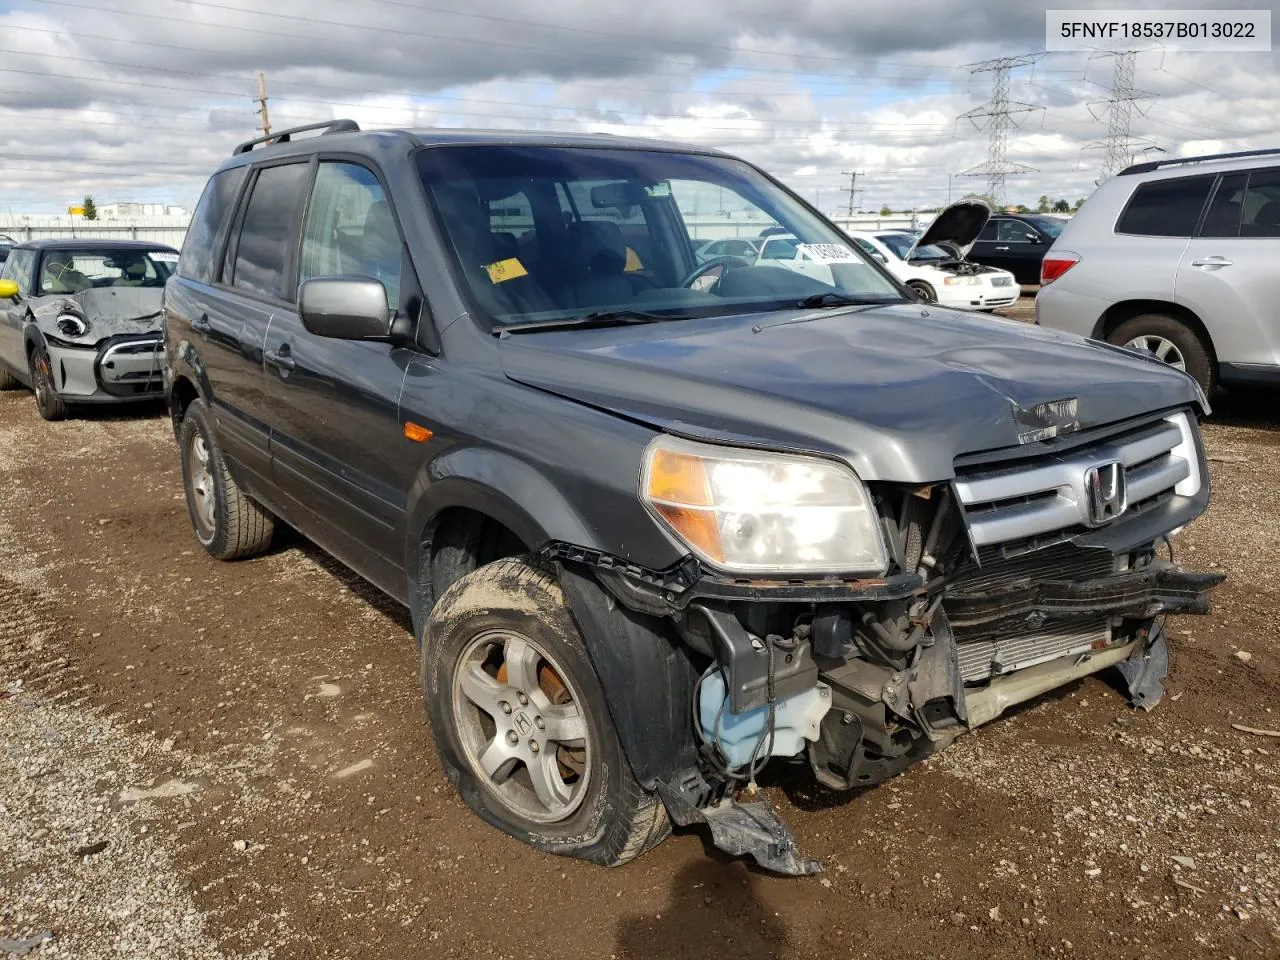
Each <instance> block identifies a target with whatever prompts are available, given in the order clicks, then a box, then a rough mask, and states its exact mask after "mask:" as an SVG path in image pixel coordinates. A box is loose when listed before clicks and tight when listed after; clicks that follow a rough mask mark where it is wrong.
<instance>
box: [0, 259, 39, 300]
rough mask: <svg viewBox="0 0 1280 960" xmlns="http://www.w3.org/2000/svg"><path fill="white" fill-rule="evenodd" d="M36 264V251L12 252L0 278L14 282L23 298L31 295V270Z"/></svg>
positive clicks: (0, 273)
mask: <svg viewBox="0 0 1280 960" xmlns="http://www.w3.org/2000/svg"><path fill="white" fill-rule="evenodd" d="M35 263H36V252H35V251H34V250H11V251H10V252H9V259H8V260H6V261H5V262H4V270H3V272H0V277H4V279H6V280H12V281H13V282H14V283H16V284H17V285H18V289H19V290H20V291H22V295H23V296H27V295H28V294H30V293H31V269H32V267H34V266H35Z"/></svg>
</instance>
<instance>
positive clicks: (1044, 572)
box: [947, 543, 1116, 596]
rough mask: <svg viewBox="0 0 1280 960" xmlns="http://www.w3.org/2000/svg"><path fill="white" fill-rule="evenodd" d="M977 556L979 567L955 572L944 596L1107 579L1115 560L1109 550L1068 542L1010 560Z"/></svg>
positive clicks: (993, 555)
mask: <svg viewBox="0 0 1280 960" xmlns="http://www.w3.org/2000/svg"><path fill="white" fill-rule="evenodd" d="M978 556H979V559H980V560H981V561H982V565H981V566H977V565H973V564H970V565H969V566H967V567H965V568H963V569H961V570H960V571H958V572H957V573H956V576H955V579H954V580H952V582H951V585H950V587H949V588H948V590H947V593H948V594H955V595H959V596H964V595H966V594H975V593H985V592H987V591H988V590H992V589H997V588H999V589H1008V588H1010V587H1016V586H1018V585H1019V584H1022V583H1028V582H1030V581H1032V580H1094V579H1097V578H1098V577H1109V576H1111V574H1113V573H1115V569H1116V558H1115V556H1114V555H1113V554H1112V553H1111V551H1110V550H1096V549H1087V548H1085V547H1077V546H1076V545H1075V544H1071V543H1060V544H1056V545H1055V546H1052V547H1045V548H1044V549H1042V550H1035V551H1032V552H1030V553H1022V554H1018V555H1016V556H1012V557H1002V556H1000V555H999V553H998V552H997V551H996V550H995V549H991V548H988V549H987V550H984V551H982V552H981V553H980V554H979V555H978Z"/></svg>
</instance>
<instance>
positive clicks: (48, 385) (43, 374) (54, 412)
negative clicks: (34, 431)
mask: <svg viewBox="0 0 1280 960" xmlns="http://www.w3.org/2000/svg"><path fill="white" fill-rule="evenodd" d="M27 363H28V364H29V366H30V370H31V392H32V393H33V394H35V398H36V409H37V410H38V411H40V416H42V417H44V418H45V419H46V420H65V419H67V417H68V416H69V415H70V413H71V409H70V408H69V407H68V406H67V403H66V401H65V400H63V399H62V398H61V397H60V396H58V391H57V390H56V389H54V386H53V367H52V365H51V364H50V362H49V351H48V350H46V349H45V348H44V347H43V346H36V347H35V348H33V349H32V351H31V355H30V356H29V357H28V358H27Z"/></svg>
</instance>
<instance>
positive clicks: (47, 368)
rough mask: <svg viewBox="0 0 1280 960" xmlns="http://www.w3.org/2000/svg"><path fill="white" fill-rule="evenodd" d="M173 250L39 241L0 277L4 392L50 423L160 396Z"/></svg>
mask: <svg viewBox="0 0 1280 960" xmlns="http://www.w3.org/2000/svg"><path fill="white" fill-rule="evenodd" d="M177 263H178V252H177V251H176V250H174V249H172V248H171V247H166V246H163V245H161V244H154V243H143V242H138V241H127V240H106V241H89V240H36V241H33V242H31V243H24V244H20V245H19V246H16V247H14V248H13V249H12V250H11V251H10V252H9V256H8V258H7V259H6V260H5V263H4V268H3V270H0V390H5V389H14V388H16V387H18V386H21V385H25V386H27V387H30V388H31V390H32V392H33V393H34V394H35V397H36V407H37V408H38V409H39V411H40V415H41V416H42V417H44V418H45V419H46V420H61V419H62V418H64V417H66V416H68V415H69V414H70V413H71V412H72V410H73V409H74V408H75V407H77V406H80V405H82V404H86V405H87V404H104V403H131V402H136V401H140V400H154V399H157V398H159V397H161V396H162V395H163V392H164V383H163V379H162V376H161V370H160V361H161V357H162V344H161V339H160V309H161V301H162V298H163V295H164V285H165V282H166V281H167V280H168V279H169V277H170V276H171V275H172V273H173V271H174V269H175V267H176V266H177Z"/></svg>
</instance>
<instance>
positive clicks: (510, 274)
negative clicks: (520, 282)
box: [484, 257, 529, 283]
mask: <svg viewBox="0 0 1280 960" xmlns="http://www.w3.org/2000/svg"><path fill="white" fill-rule="evenodd" d="M484 270H485V273H487V274H489V282H490V283H505V282H506V281H508V280H515V279H516V278H518V277H527V276H528V275H529V271H528V270H526V269H525V268H524V264H523V263H521V262H520V261H519V260H517V259H516V258H515V257H510V258H508V259H506V260H498V261H496V262H494V263H489V264H486V265H485V268H484Z"/></svg>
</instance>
